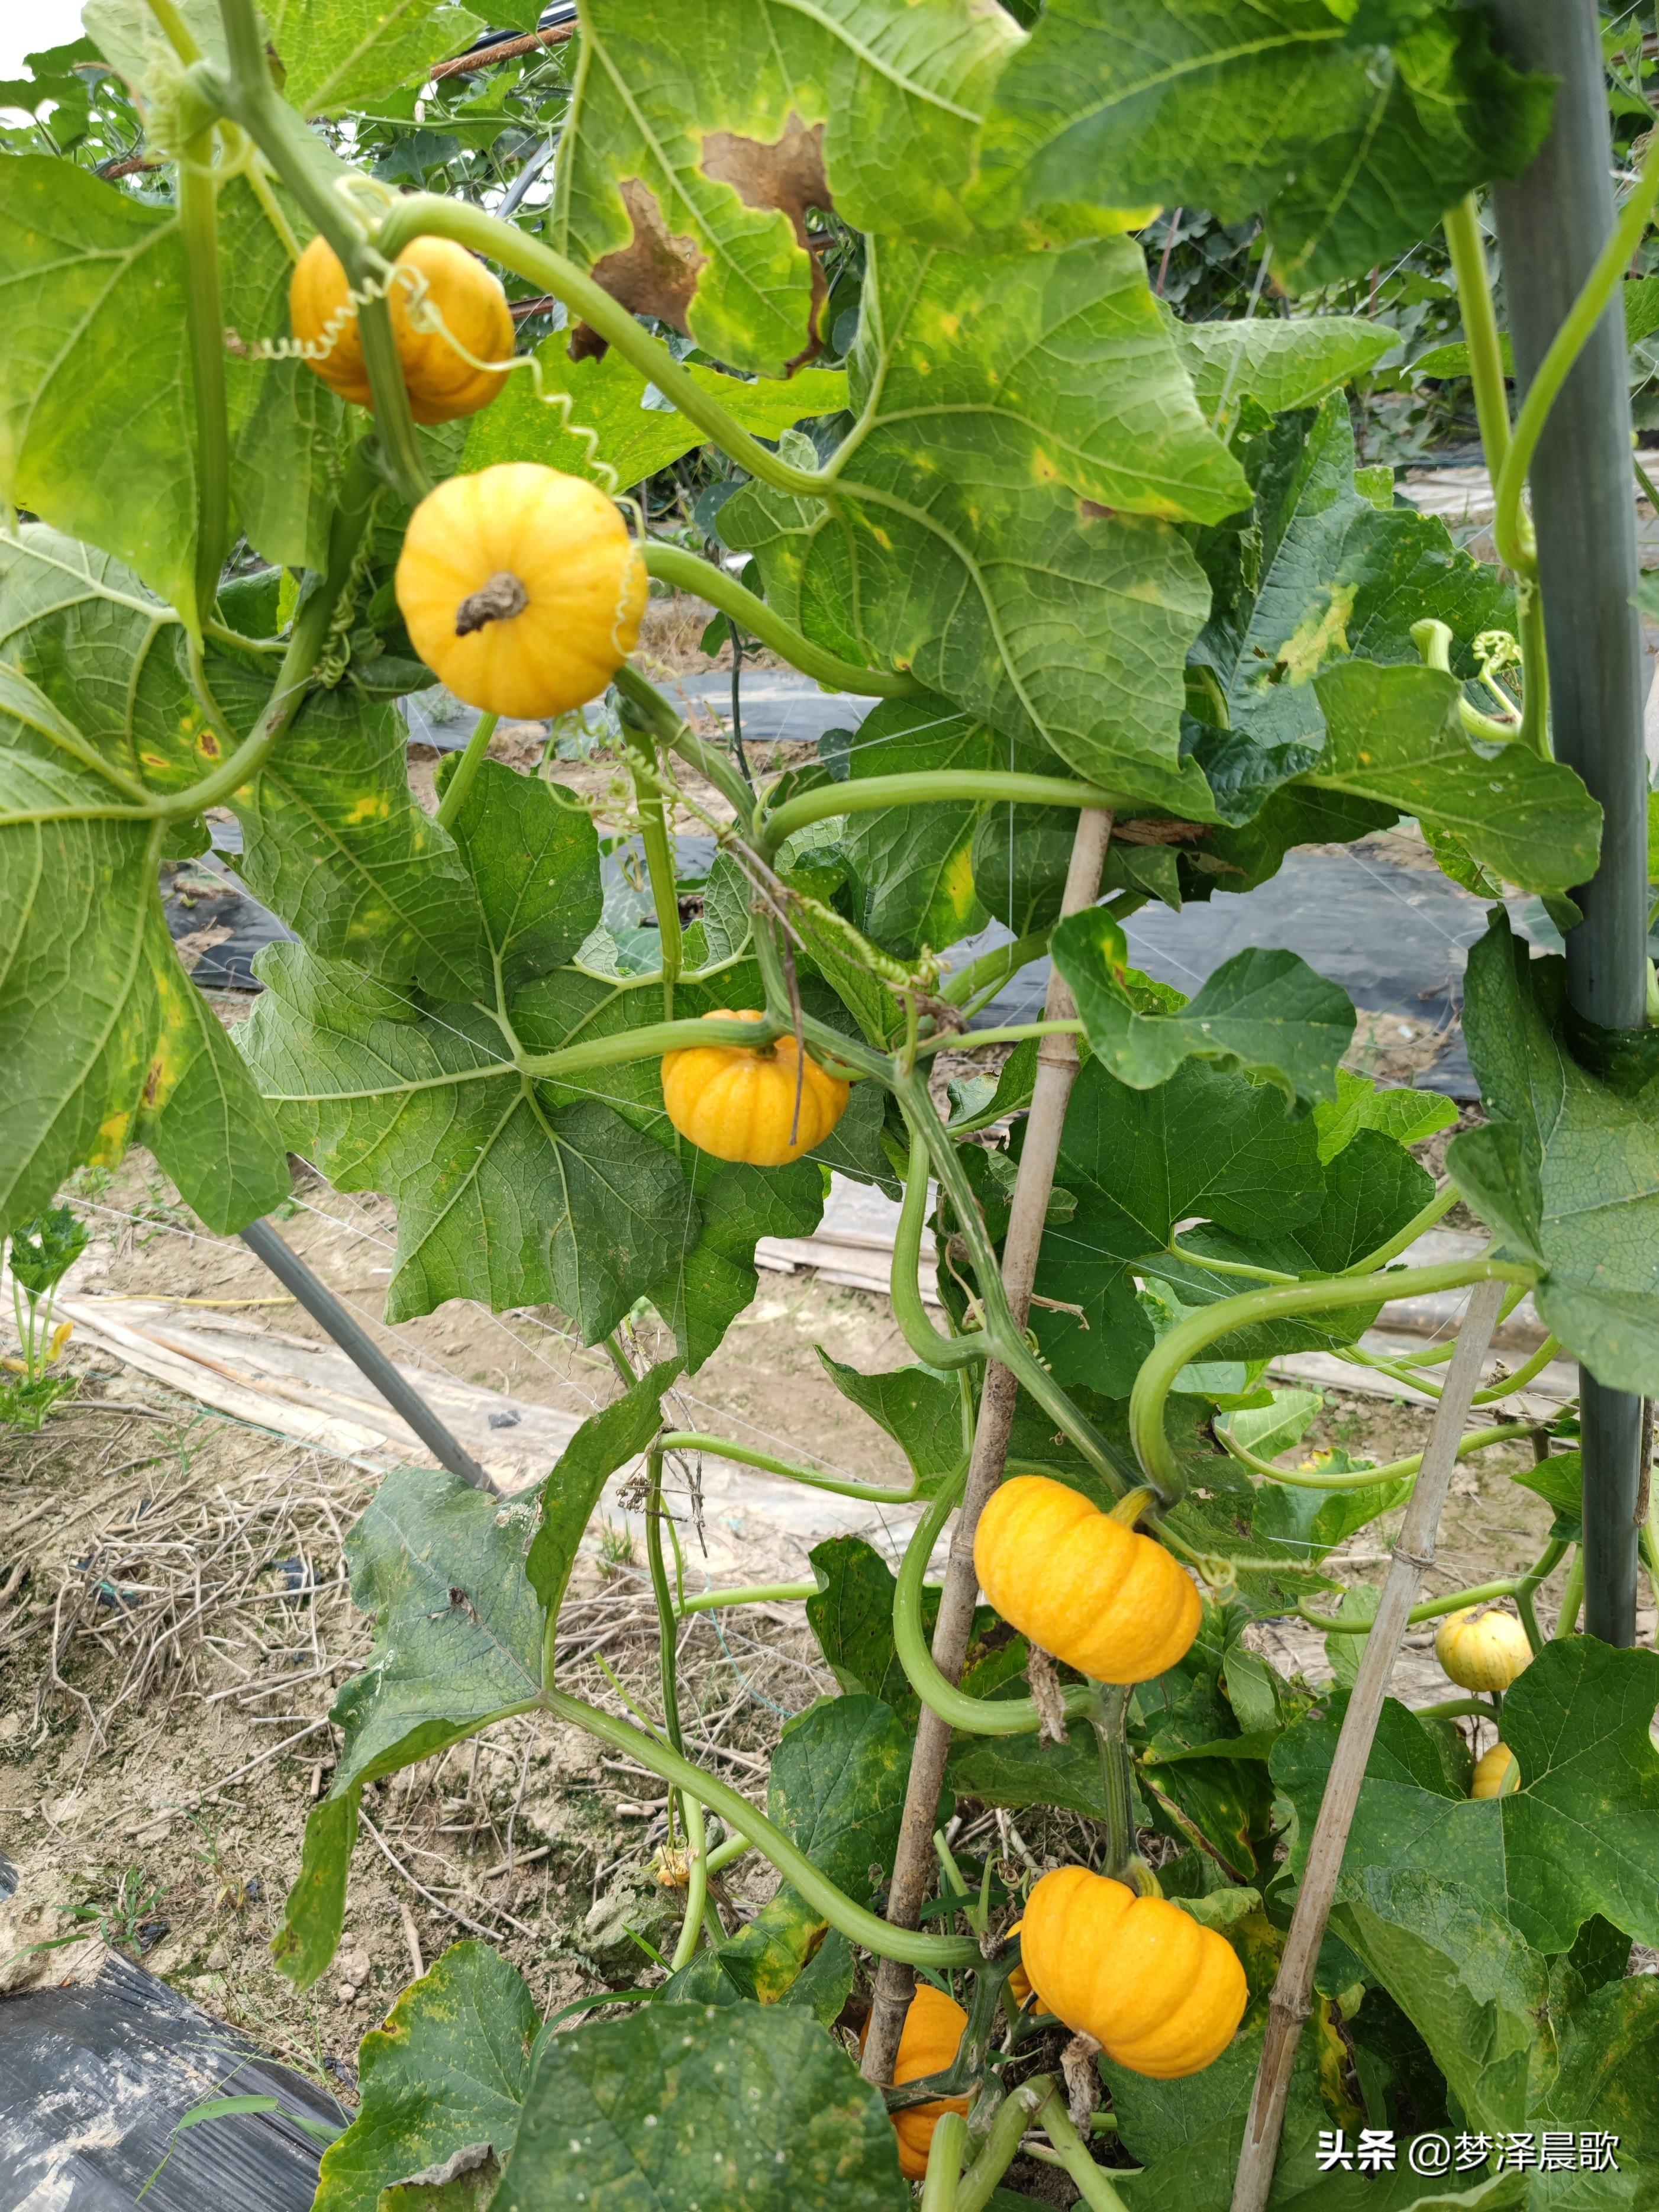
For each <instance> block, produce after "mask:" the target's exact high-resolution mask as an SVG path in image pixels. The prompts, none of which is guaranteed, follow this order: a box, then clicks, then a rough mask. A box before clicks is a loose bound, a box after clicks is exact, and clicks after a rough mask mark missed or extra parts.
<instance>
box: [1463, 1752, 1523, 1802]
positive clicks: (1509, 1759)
mask: <svg viewBox="0 0 1659 2212" xmlns="http://www.w3.org/2000/svg"><path fill="white" fill-rule="evenodd" d="M1520 1787H1521V1762H1520V1760H1519V1759H1517V1758H1516V1755H1515V1753H1513V1752H1512V1751H1511V1750H1510V1747H1509V1746H1508V1744H1506V1743H1495V1744H1493V1746H1492V1749H1491V1750H1490V1751H1488V1752H1483V1753H1482V1754H1481V1756H1480V1758H1479V1759H1476V1760H1475V1762H1474V1779H1473V1780H1472V1781H1471V1782H1470V1784H1469V1795H1470V1796H1471V1797H1507V1796H1509V1795H1510V1792H1511V1791H1512V1790H1518V1789H1519V1788H1520Z"/></svg>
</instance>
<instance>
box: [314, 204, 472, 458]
mask: <svg viewBox="0 0 1659 2212" xmlns="http://www.w3.org/2000/svg"><path fill="white" fill-rule="evenodd" d="M396 265H397V266H398V268H399V269H402V270H408V271H409V272H410V275H409V276H404V277H400V278H398V279H397V280H396V281H395V282H394V283H392V286H391V288H390V289H389V291H388V292H387V294H386V299H387V302H388V304H389V305H390V307H391V309H392V335H393V337H395V338H396V339H397V342H398V361H399V362H401V363H402V364H403V372H404V383H405V384H406V385H407V386H409V406H410V413H411V414H412V415H413V416H414V417H415V420H416V422H453V421H454V420H455V418H456V417H457V416H461V415H476V414H477V411H478V410H479V409H480V408H481V407H488V406H489V403H490V401H491V400H492V399H493V398H495V395H496V393H497V392H499V391H500V390H501V386H502V385H503V384H504V383H505V382H506V381H507V380H506V377H505V375H504V374H502V373H501V371H500V370H498V369H491V368H475V367H474V365H473V364H474V362H492V361H500V362H507V361H511V360H512V358H513V317H512V314H511V313H510V312H509V310H508V307H507V295H506V293H505V292H504V291H503V290H502V289H501V281H500V279H499V278H498V277H496V276H493V275H492V274H491V273H490V271H489V270H488V269H486V268H485V267H484V265H483V262H482V261H480V260H479V259H478V258H477V255H476V254H471V253H469V252H467V250H466V248H465V246H457V245H456V243H455V242H454V240H453V239H449V238H416V239H414V240H411V241H410V244H409V245H408V246H405V247H404V251H403V252H401V253H400V254H399V255H398V259H397V264H396ZM412 277H419V278H422V279H423V280H424V285H425V289H424V291H423V292H422V297H421V299H420V301H418V302H417V301H416V296H415V295H416V292H417V291H421V289H422V288H421V286H420V285H419V284H417V283H414V282H411V281H410V280H411V278H412ZM288 307H289V320H290V321H291V322H292V324H293V325H294V335H295V337H297V338H300V339H301V340H303V341H304V343H306V344H307V346H323V347H326V351H325V352H320V353H318V354H317V355H315V356H309V355H308V356H307V366H308V367H310V368H313V369H314V370H315V371H316V373H317V374H318V375H319V376H320V377H321V378H322V380H323V381H324V383H325V384H326V385H327V386H329V387H330V389H331V391H334V392H338V393H339V395H340V397H341V398H342V399H351V400H355V401H356V404H357V405H358V406H359V407H372V406H373V405H374V395H373V393H372V392H370V390H369V384H368V369H367V368H366V367H365V366H364V363H363V343H362V333H361V332H360V331H359V330H358V328H357V310H356V307H355V306H354V305H353V304H352V301H351V298H350V295H349V289H348V288H347V284H346V273H345V270H343V268H342V267H341V265H340V257H339V255H338V254H337V253H336V252H335V251H334V248H333V247H332V246H331V245H330V244H329V242H328V240H326V239H325V238H324V237H323V236H321V235H320V234H319V235H318V236H317V237H315V238H313V240H312V241H311V243H310V245H309V246H307V248H306V250H305V252H303V253H302V254H301V256H300V259H299V264H298V265H297V266H296V268H295V271H294V274H293V276H292V277H291V278H290V279H289V288H288ZM434 317H436V318H437V320H435V321H434V326H433V327H432V328H430V329H428V328H427V327H425V325H426V324H427V323H428V320H432V319H434ZM337 318H342V319H341V320H339V321H338V322H336V319H337ZM331 325H335V327H334V328H332V329H331V327H330V326H331ZM452 341H453V343H452ZM468 355H471V360H469V359H468V358H467V356H468Z"/></svg>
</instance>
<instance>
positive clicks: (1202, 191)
mask: <svg viewBox="0 0 1659 2212" xmlns="http://www.w3.org/2000/svg"><path fill="white" fill-rule="evenodd" d="M1552 89H1553V88H1552V85H1551V82H1550V81H1549V80H1548V79H1547V78H1543V77H1521V76H1517V75H1516V72H1515V71H1514V70H1512V69H1511V68H1510V65H1509V64H1508V63H1507V62H1505V61H1504V60H1503V59H1502V58H1500V57H1499V56H1498V55H1497V54H1496V53H1495V52H1493V50H1492V43H1491V31H1490V27H1489V26H1488V24H1487V22H1486V20H1485V19H1484V18H1483V17H1482V16H1480V15H1476V14H1474V12H1473V11H1471V10H1468V9H1462V8H1459V7H1457V6H1455V5H1451V4H1447V0H1427V4H1425V0H1393V3H1392V4H1384V5H1382V6H1378V7H1367V8H1363V9H1357V8H1354V7H1352V6H1348V5H1342V6H1340V7H1330V6H1326V5H1323V4H1321V0H1250V4H1249V6H1248V7H1246V8H1245V9H1242V10H1241V9H1239V8H1238V7H1237V6H1236V5H1232V4H1231V0H1173V4H1172V0H1127V4H1126V0H1050V4H1049V6H1048V8H1047V9H1045V11H1044V13H1043V15H1042V17H1041V19H1040V20H1039V21H1038V23H1037V25H1036V29H1035V31H1034V33H1033V34H1032V37H1031V39H1030V41H1029V43H1028V44H1027V45H1026V46H1024V47H1023V48H1022V49H1021V50H1020V51H1019V52H1017V53H1016V54H1015V55H1014V56H1013V58H1012V60H1011V61H1010V63H1009V64H1008V67H1007V68H1006V70H1005V71H1004V72H1003V75H1002V78H1001V81H1000V83H999V85H998V87H997V90H996V94H995V96H994V100H993V103H992V110H991V114H990V117H989V119H988V121H987V125H986V129H985V134H984V139H983V144H982V149H981V180H980V184H979V186H978V188H977V191H976V192H975V195H974V199H973V203H972V204H974V205H975V207H976V209H977V210H979V212H980V213H981V217H982V219H983V220H985V221H986V222H991V223H996V222H1009V221H1012V220H1015V219H1017V218H1018V216H1022V215H1023V216H1026V217H1027V218H1030V219H1035V220H1036V222H1037V223H1038V224H1040V225H1042V226H1044V227H1047V228H1048V229H1050V230H1051V231H1057V232H1058V233H1059V234H1062V235H1071V236H1076V235H1078V234H1079V232H1083V233H1086V232H1087V231H1088V229H1090V228H1091V227H1093V226H1094V225H1095V224H1097V222H1099V220H1100V218H1101V214H1102V210H1103V208H1104V209H1116V208H1123V207H1141V206H1152V205H1154V204H1159V203H1162V204H1164V205H1166V206H1168V205H1172V204H1176V203H1183V204H1186V205H1187V206H1188V207H1191V206H1193V205H1194V204H1196V205H1199V206H1201V207H1206V208H1209V209H1212V210H1214V212H1215V213H1216V214H1217V215H1218V216H1220V217H1221V218H1222V219H1223V220H1224V221H1225V222H1235V221H1237V220H1239V219H1240V218H1242V217H1243V216H1248V215H1251V214H1255V213H1257V212H1258V211H1259V212H1260V213H1261V216H1262V218H1263V221H1264V223H1265V225H1266V227H1267V229H1268V231H1269V232H1270V233H1271V235H1272V239H1273V264H1274V267H1275V269H1276V270H1277V271H1278V272H1279V276H1280V277H1281V278H1282V279H1283V280H1284V281H1285V282H1286V283H1292V284H1325V283H1331V282H1332V281H1334V279H1337V278H1340V277H1343V276H1356V275H1358V274H1359V273H1361V272H1362V271H1364V270H1367V269H1370V267H1372V266H1373V265H1374V264H1376V263H1378V262H1383V263H1392V262H1393V261H1395V259H1397V258H1399V256H1400V255H1401V254H1402V253H1405V252H1408V251H1409V250H1410V249H1411V248H1412V247H1413V246H1415V245H1416V244H1417V242H1418V240H1419V239H1420V238H1421V237H1422V236H1423V235H1424V234H1425V232H1432V231H1433V230H1434V229H1435V228H1436V227H1437V224H1438V222H1439V221H1440V216H1441V215H1442V213H1443V210H1445V209H1446V208H1447V207H1449V206H1450V205H1451V204H1452V203H1453V202H1454V201H1455V200H1456V199H1458V198H1460V197H1462V194H1463V193H1465V192H1466V191H1469V190H1470V189H1471V188H1472V187H1474V185H1480V184H1484V183H1486V180H1487V179H1489V178H1491V177H1492V176H1494V175H1497V176H1518V175H1519V174H1520V173H1521V171H1522V169H1523V168H1524V167H1525V166H1526V164H1527V161H1528V160H1529V158H1530V157H1531V155H1532V154H1533V152H1534V150H1535V149H1536V148H1537V146H1538V144H1539V143H1540V142H1541V139H1542V137H1543V136H1544V133H1545V131H1546V130H1547V127H1548V118H1549V112H1550V96H1551V92H1552Z"/></svg>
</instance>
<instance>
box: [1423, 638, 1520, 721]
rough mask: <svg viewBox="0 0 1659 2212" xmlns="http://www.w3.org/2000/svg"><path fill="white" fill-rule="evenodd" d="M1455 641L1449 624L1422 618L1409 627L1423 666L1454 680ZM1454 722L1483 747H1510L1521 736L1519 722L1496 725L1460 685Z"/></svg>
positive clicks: (1490, 716)
mask: <svg viewBox="0 0 1659 2212" xmlns="http://www.w3.org/2000/svg"><path fill="white" fill-rule="evenodd" d="M1412 643H1413V645H1414V646H1415V647H1417V650H1418V653H1419V658H1420V659H1422V662H1423V665H1425V667H1426V668H1433V669H1437V671H1439V673H1440V674H1441V675H1442V676H1450V677H1452V678H1454V680H1455V676H1456V671H1455V669H1454V668H1453V666H1452V665H1451V649H1452V647H1453V645H1454V643H1455V639H1454V637H1453V635H1452V631H1451V627H1450V625H1449V623H1443V622H1436V621H1433V620H1432V619H1430V618H1428V617H1425V619H1424V620H1423V621H1422V622H1414V623H1413V624H1412ZM1457 719H1458V720H1459V721H1460V722H1461V723H1462V727H1463V731H1464V734H1465V735H1466V736H1468V737H1471V738H1480V742H1481V743H1482V744H1490V745H1507V744H1513V743H1515V742H1516V740H1517V739H1518V738H1519V737H1520V735H1521V727H1522V726H1521V723H1520V721H1518V720H1514V721H1507V722H1499V721H1496V720H1493V718H1492V715H1490V714H1482V713H1481V711H1480V708H1478V707H1477V706H1475V705H1474V702H1473V701H1472V700H1471V699H1470V698H1469V696H1468V693H1467V692H1466V691H1465V690H1464V689H1463V686H1462V684H1458V686H1457Z"/></svg>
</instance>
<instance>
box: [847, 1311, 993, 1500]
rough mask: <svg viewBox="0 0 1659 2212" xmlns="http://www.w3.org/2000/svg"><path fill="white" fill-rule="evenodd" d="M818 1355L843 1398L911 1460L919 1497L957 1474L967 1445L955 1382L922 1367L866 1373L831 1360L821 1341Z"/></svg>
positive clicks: (959, 1395) (959, 1396) (933, 1490)
mask: <svg viewBox="0 0 1659 2212" xmlns="http://www.w3.org/2000/svg"><path fill="white" fill-rule="evenodd" d="M818 1358H820V1359H821V1360H822V1361H823V1370H824V1372H825V1374H827V1375H828V1376H829V1380H830V1381H831V1382H832V1383H834V1384H835V1386H836V1389H837V1390H839V1391H840V1392H841V1395H842V1397H843V1398H847V1399H850V1400H851V1401H852V1403H853V1404H854V1405H855V1406H856V1407H858V1408H859V1409H860V1412H861V1413H867V1414H868V1415H869V1416H870V1419H872V1421H874V1422H876V1423H877V1424H878V1425H879V1426H880V1427H882V1428H884V1429H885V1430H886V1431H887V1433H888V1435H889V1436H890V1437H891V1438H892V1439H893V1441H894V1443H896V1445H897V1446H898V1448H899V1449H900V1450H901V1451H902V1453H903V1454H904V1456H905V1458H906V1459H907V1460H908V1462H910V1472H911V1474H912V1475H913V1476H914V1477H915V1480H916V1482H917V1484H918V1485H919V1486H921V1494H922V1495H923V1496H924V1497H931V1496H932V1495H933V1493H934V1492H936V1491H937V1490H938V1488H939V1485H940V1484H941V1483H942V1482H943V1481H944V1480H945V1479H946V1477H947V1476H949V1475H951V1474H955V1473H956V1471H957V1468H959V1467H960V1466H961V1465H962V1462H963V1459H964V1457H965V1456H966V1454H967V1449H968V1448H967V1445H966V1443H964V1442H963V1433H962V1420H963V1415H962V1395H961V1392H960V1391H959V1390H958V1389H957V1385H956V1383H954V1382H951V1381H947V1380H946V1379H945V1376H942V1375H936V1374H934V1373H933V1370H931V1369H930V1368H927V1367H898V1368H893V1369H890V1370H888V1371H887V1372H886V1373H884V1374H880V1375H865V1374H862V1373H860V1370H858V1369H857V1368H856V1367H844V1366H843V1365H842V1363H841V1361H840V1360H838V1359H833V1358H831V1357H830V1356H829V1353H828V1352H826V1351H824V1349H823V1346H821V1345H820V1346H819V1347H818Z"/></svg>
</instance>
